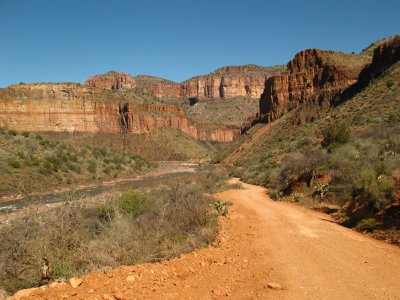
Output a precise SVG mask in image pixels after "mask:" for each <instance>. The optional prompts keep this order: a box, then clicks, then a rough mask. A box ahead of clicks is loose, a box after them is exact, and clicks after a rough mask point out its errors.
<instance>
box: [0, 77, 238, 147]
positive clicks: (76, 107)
mask: <svg viewBox="0 0 400 300" xmlns="http://www.w3.org/2000/svg"><path fill="white" fill-rule="evenodd" d="M104 97H105V96H104V90H103V89H99V88H96V87H91V86H81V85H79V84H32V85H31V84H30V85H14V86H10V87H8V88H6V89H4V90H3V91H2V93H0V126H2V127H6V128H8V129H14V130H18V131H23V130H26V131H35V132H40V131H50V132H71V133H72V132H91V133H97V132H121V131H124V132H131V133H146V132H150V131H152V130H155V129H159V128H172V129H178V130H181V131H182V132H184V133H186V134H188V135H189V136H191V137H193V138H196V139H200V140H210V141H218V142H229V141H233V140H234V139H236V138H237V137H238V136H239V135H240V134H241V128H238V127H226V126H208V127H203V126H198V125H196V124H192V123H191V122H190V121H189V119H188V118H187V117H186V116H185V114H184V112H183V111H182V109H181V108H179V107H175V106H172V105H164V104H133V103H124V102H120V101H115V99H113V101H100V100H99V99H104Z"/></svg>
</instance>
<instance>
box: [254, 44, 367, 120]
mask: <svg viewBox="0 0 400 300" xmlns="http://www.w3.org/2000/svg"><path fill="white" fill-rule="evenodd" d="M369 62H370V58H369V57H364V56H358V55H353V54H343V53H335V52H333V51H322V50H317V49H308V50H304V51H301V52H300V53H298V54H296V56H295V57H294V59H293V60H291V61H290V62H289V63H288V64H287V72H286V73H282V74H280V75H276V76H273V77H271V78H269V79H268V80H267V81H266V84H265V90H264V92H263V94H262V95H261V98H260V120H261V121H263V122H271V121H273V120H275V119H277V118H279V117H281V116H282V115H283V114H285V113H286V112H288V111H290V110H292V109H294V108H296V107H298V106H299V105H300V104H304V107H305V108H306V107H308V109H309V112H310V115H308V116H301V117H302V118H303V119H304V121H307V120H306V119H312V118H314V117H319V116H320V115H322V114H324V113H325V112H326V111H327V110H328V109H329V107H330V106H331V105H332V104H333V103H334V102H335V101H338V100H339V99H338V97H339V96H340V95H341V92H343V90H345V89H346V88H348V87H349V86H350V85H352V84H354V83H355V82H357V79H358V77H359V74H360V72H361V71H362V69H363V67H365V65H366V64H368V63H369ZM302 122H303V121H302Z"/></svg>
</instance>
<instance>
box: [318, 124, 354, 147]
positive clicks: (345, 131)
mask: <svg viewBox="0 0 400 300" xmlns="http://www.w3.org/2000/svg"><path fill="white" fill-rule="evenodd" d="M322 137H323V139H322V143H321V144H322V146H323V147H325V148H328V147H330V146H333V145H335V144H345V143H347V142H348V141H349V137H350V128H349V127H348V126H347V124H345V123H334V124H330V125H328V126H326V127H325V128H324V130H323V131H322Z"/></svg>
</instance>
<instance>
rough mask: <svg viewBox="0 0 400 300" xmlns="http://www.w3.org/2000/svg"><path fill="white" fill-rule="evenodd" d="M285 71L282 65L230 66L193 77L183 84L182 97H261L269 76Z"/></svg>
mask: <svg viewBox="0 0 400 300" xmlns="http://www.w3.org/2000/svg"><path fill="white" fill-rule="evenodd" d="M282 71H284V68H283V67H282V66H276V67H271V68H265V67H260V66H257V65H245V66H228V67H223V68H220V69H217V70H215V71H214V72H212V73H211V74H209V75H205V76H198V77H194V78H191V79H189V80H187V81H185V82H183V83H182V84H181V86H182V92H181V96H182V97H187V98H191V97H195V98H199V99H201V98H224V99H227V98H233V97H238V96H247V97H251V98H259V97H260V95H261V93H262V92H263V90H264V84H265V81H266V79H267V78H269V77H270V76H272V75H275V74H278V73H280V72H282Z"/></svg>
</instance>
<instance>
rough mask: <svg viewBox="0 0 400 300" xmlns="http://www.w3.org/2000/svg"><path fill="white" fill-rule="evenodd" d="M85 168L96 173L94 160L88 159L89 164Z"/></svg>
mask: <svg viewBox="0 0 400 300" xmlns="http://www.w3.org/2000/svg"><path fill="white" fill-rule="evenodd" d="M87 170H88V171H89V172H90V173H92V174H96V172H97V165H96V162H95V161H90V162H89V165H88V167H87Z"/></svg>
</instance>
